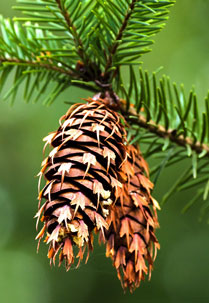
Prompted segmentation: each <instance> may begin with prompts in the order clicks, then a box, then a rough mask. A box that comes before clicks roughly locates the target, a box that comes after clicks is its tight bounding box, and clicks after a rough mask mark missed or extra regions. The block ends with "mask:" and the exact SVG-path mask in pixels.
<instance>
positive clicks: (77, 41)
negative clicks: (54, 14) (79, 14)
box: [56, 0, 86, 62]
mask: <svg viewBox="0 0 209 303" xmlns="http://www.w3.org/2000/svg"><path fill="white" fill-rule="evenodd" d="M56 3H57V5H58V7H59V9H60V12H61V13H62V15H63V17H64V19H65V21H66V24H67V27H68V29H69V31H70V33H71V34H72V32H73V38H74V42H75V46H77V51H78V54H79V56H80V58H81V59H82V60H83V62H86V60H85V52H84V47H83V43H82V41H81V39H80V38H79V35H78V33H77V29H76V27H75V25H74V24H73V23H72V21H71V19H70V15H69V13H68V11H67V10H66V9H65V8H64V5H63V6H62V4H61V0H56Z"/></svg>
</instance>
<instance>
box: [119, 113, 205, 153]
mask: <svg viewBox="0 0 209 303" xmlns="http://www.w3.org/2000/svg"><path fill="white" fill-rule="evenodd" d="M124 116H125V118H126V121H127V122H128V123H130V125H132V126H133V125H138V126H140V127H142V128H144V129H146V130H148V132H149V133H151V134H155V135H156V136H158V137H160V138H164V139H168V140H169V141H171V142H173V143H175V144H177V145H179V146H182V147H184V148H188V146H189V147H190V148H191V150H193V151H195V152H196V153H197V154H203V152H204V157H209V145H207V144H201V143H200V142H195V143H194V141H193V140H192V139H191V138H190V137H186V138H184V137H183V136H182V135H180V136H178V135H177V134H176V130H175V129H168V130H166V129H165V127H163V126H162V125H157V124H156V123H155V122H154V121H151V120H150V121H149V122H148V121H147V119H146V118H145V117H144V116H143V115H141V114H134V115H133V113H130V114H124Z"/></svg>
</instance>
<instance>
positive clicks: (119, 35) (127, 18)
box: [104, 0, 137, 78]
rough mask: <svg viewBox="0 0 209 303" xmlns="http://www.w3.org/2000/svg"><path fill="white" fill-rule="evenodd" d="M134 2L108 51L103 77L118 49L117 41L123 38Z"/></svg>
mask: <svg viewBox="0 0 209 303" xmlns="http://www.w3.org/2000/svg"><path fill="white" fill-rule="evenodd" d="M136 2H137V0H132V2H131V4H130V6H129V7H128V10H127V13H126V16H125V18H124V21H123V23H122V25H121V27H120V30H119V32H118V34H117V36H116V38H115V42H114V44H113V45H112V48H111V50H110V55H109V57H108V59H107V64H106V67H105V72H104V74H105V75H106V73H107V71H108V69H109V68H110V67H111V65H112V57H113V56H114V54H115V53H116V51H117V48H118V46H119V42H118V41H119V40H121V38H122V36H123V32H124V30H125V29H126V27H127V24H128V20H129V19H130V17H131V14H132V13H133V9H134V5H135V3H136ZM104 78H105V77H104Z"/></svg>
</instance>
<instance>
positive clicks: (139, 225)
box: [99, 146, 160, 292]
mask: <svg viewBox="0 0 209 303" xmlns="http://www.w3.org/2000/svg"><path fill="white" fill-rule="evenodd" d="M127 149H128V154H129V158H128V160H127V161H126V162H124V164H123V167H122V169H123V171H124V173H125V175H126V176H127V181H126V183H125V184H124V185H123V193H122V195H121V197H120V198H119V199H118V200H117V202H116V203H115V205H112V206H111V212H110V215H109V216H108V218H107V223H108V225H109V229H108V231H105V236H103V234H101V233H100V237H99V238H100V242H101V241H103V242H105V243H106V256H107V257H110V258H111V259H112V260H113V266H114V267H115V268H116V270H117V274H118V278H119V279H120V281H121V284H122V287H123V288H124V289H126V288H127V287H128V288H129V289H130V291H131V292H132V291H133V290H134V289H135V288H136V287H138V286H139V285H140V281H141V280H144V278H145V274H148V272H149V278H150V276H151V270H152V267H153V261H154V260H155V257H156V253H157V249H159V247H160V246H159V243H158V241H157V239H156V237H155V228H156V227H158V219H157V213H156V208H158V209H159V205H158V203H157V201H156V200H154V199H153V198H152V197H151V194H150V190H151V189H152V187H153V184H152V183H151V182H150V180H149V179H148V178H147V177H146V176H145V173H146V174H147V175H148V166H147V163H146V162H145V160H144V159H143V157H142V155H141V154H140V153H139V150H137V149H136V148H135V147H134V146H128V148H127Z"/></svg>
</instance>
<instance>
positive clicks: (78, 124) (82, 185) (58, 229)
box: [36, 100, 126, 269]
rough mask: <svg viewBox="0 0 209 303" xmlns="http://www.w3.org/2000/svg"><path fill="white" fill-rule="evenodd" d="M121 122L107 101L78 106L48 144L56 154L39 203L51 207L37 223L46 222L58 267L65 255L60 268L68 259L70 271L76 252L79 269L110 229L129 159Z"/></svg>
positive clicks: (45, 168) (45, 171)
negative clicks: (97, 233) (97, 236)
mask: <svg viewBox="0 0 209 303" xmlns="http://www.w3.org/2000/svg"><path fill="white" fill-rule="evenodd" d="M63 120H64V121H63ZM120 120H121V117H120V116H119V114H117V113H116V112H114V111H112V110H110V109H108V108H107V107H106V106H105V105H104V104H103V103H102V100H100V101H93V100H89V103H88V104H76V105H73V106H72V107H71V108H70V109H69V110H68V112H67V113H66V115H64V116H63V117H62V118H61V120H60V127H59V129H58V130H57V131H56V132H53V133H51V134H49V135H48V136H47V137H46V138H44V141H45V142H46V144H45V147H46V145H47V144H50V145H51V146H52V147H53V149H52V151H51V152H50V154H49V156H48V157H47V158H46V159H45V160H44V161H43V163H42V169H41V172H40V174H39V175H40V179H41V177H42V175H44V177H45V179H46V180H47V184H46V186H45V187H44V188H43V190H42V191H40V193H39V200H40V201H41V200H42V198H44V199H46V202H45V203H44V204H43V205H42V206H41V207H40V206H39V210H38V213H37V214H36V217H37V222H38V221H39V218H40V217H41V221H42V222H43V223H44V226H43V228H42V230H41V231H40V233H39V234H38V236H37V238H38V239H39V240H41V238H43V237H44V234H45V232H46V238H45V242H47V244H49V251H48V257H49V258H50V260H51V261H53V262H54V263H55V258H56V255H57V254H58V252H59V264H61V262H62V260H63V259H65V261H66V268H67V269H69V268H70V266H71V264H72V263H73V262H74V254H75V250H74V248H75V246H76V247H77V248H78V249H77V251H78V254H77V258H78V264H79V263H80V261H81V260H82V259H83V255H84V251H85V248H86V247H87V250H88V253H87V256H88V254H89V249H92V241H93V235H92V234H93V233H92V231H93V229H96V230H100V231H101V233H102V234H104V232H105V230H107V229H108V224H107V222H106V217H107V216H108V215H109V208H110V206H111V205H112V204H113V203H115V201H116V200H117V199H118V197H119V195H120V192H121V188H122V183H121V182H120V181H122V182H123V175H124V174H122V173H121V172H120V167H121V166H122V164H123V162H124V161H125V158H126V148H125V146H124V143H125V137H126V133H125V129H124V127H123V126H122V124H121V123H120ZM62 121H63V122H62ZM45 147H44V150H45ZM119 179H120V181H119ZM39 242H40V241H39Z"/></svg>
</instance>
